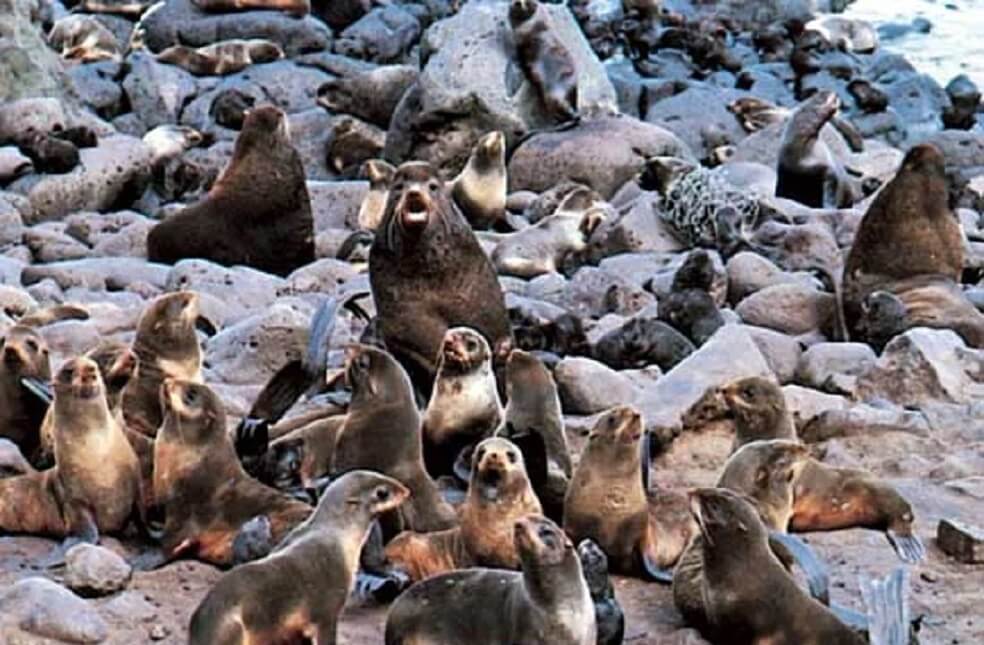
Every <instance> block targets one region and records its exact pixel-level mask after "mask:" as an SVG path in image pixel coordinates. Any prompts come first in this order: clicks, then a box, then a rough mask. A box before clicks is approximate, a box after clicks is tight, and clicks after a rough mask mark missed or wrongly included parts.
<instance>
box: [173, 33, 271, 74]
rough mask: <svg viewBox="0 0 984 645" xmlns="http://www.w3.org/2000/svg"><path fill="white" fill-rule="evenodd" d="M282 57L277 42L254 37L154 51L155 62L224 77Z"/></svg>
mask: <svg viewBox="0 0 984 645" xmlns="http://www.w3.org/2000/svg"><path fill="white" fill-rule="evenodd" d="M283 57H284V50H283V49H281V47H280V45H278V44H277V43H275V42H272V41H269V40H263V39H260V38H253V39H249V40H242V39H234V40H223V41H221V42H217V43H212V44H211V45H206V46H205V47H198V48H194V47H187V46H185V45H173V46H171V47H168V48H167V49H165V50H163V51H161V52H160V53H159V54H157V62H159V63H167V64H169V65H177V66H178V67H180V68H181V69H183V70H185V71H186V72H190V73H191V74H194V75H195V76H225V75H227V74H235V73H236V72H241V71H242V70H244V69H246V68H247V67H249V66H250V65H259V64H261V63H272V62H274V61H278V60H280V59H281V58H283Z"/></svg>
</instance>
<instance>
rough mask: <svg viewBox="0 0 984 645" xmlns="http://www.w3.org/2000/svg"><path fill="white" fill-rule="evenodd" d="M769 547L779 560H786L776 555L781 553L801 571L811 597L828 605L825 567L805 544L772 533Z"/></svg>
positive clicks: (828, 594) (784, 535)
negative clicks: (804, 576)
mask: <svg viewBox="0 0 984 645" xmlns="http://www.w3.org/2000/svg"><path fill="white" fill-rule="evenodd" d="M769 546H770V547H771V548H772V550H773V552H777V555H779V559H780V560H783V561H784V562H785V561H786V558H785V557H782V555H780V554H779V553H778V552H779V551H782V552H784V554H785V555H787V556H789V559H790V560H792V562H794V563H795V564H797V565H798V566H799V568H800V569H802V570H803V573H804V575H806V583H807V586H808V587H809V589H810V595H811V596H813V597H814V598H816V599H817V600H819V601H820V602H822V603H823V604H825V605H830V578H829V577H828V576H827V567H826V566H825V565H824V563H823V562H822V561H821V560H820V558H818V557H817V554H816V552H814V551H813V549H811V548H810V546H809V545H808V544H807V543H806V542H804V541H803V540H801V539H799V538H798V537H796V536H794V535H789V534H788V533H780V532H778V531H772V532H771V533H769Z"/></svg>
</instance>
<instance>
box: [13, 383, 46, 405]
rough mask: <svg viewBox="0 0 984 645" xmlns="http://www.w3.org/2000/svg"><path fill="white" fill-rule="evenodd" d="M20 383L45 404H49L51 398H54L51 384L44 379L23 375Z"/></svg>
mask: <svg viewBox="0 0 984 645" xmlns="http://www.w3.org/2000/svg"><path fill="white" fill-rule="evenodd" d="M20 383H21V386H23V388H24V389H25V390H27V391H28V392H30V393H31V394H33V395H34V396H36V397H37V398H38V400H39V401H41V402H42V403H44V404H45V405H50V404H51V402H52V400H54V394H52V392H51V385H49V384H48V383H47V382H46V381H43V380H41V379H39V378H34V377H33V376H25V377H22V378H21V380H20Z"/></svg>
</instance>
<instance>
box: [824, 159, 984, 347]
mask: <svg viewBox="0 0 984 645" xmlns="http://www.w3.org/2000/svg"><path fill="white" fill-rule="evenodd" d="M963 268H964V242H963V233H962V231H961V228H960V223H959V221H958V220H957V218H956V216H955V215H954V214H953V211H952V210H951V209H950V206H949V196H948V189H947V179H946V171H945V167H944V159H943V155H942V153H941V152H940V150H939V149H938V148H937V147H935V146H934V145H932V144H920V145H917V146H914V147H913V148H911V149H910V150H909V151H908V152H907V153H906V156H905V158H904V159H903V160H902V165H901V167H900V168H899V171H898V172H897V173H896V175H895V177H893V178H892V180H891V181H890V182H888V184H886V185H885V187H884V188H882V190H881V192H879V193H878V195H877V196H876V197H875V199H874V201H872V203H871V206H869V207H868V211H867V212H866V213H865V215H864V217H863V218H862V220H861V224H860V226H859V227H858V231H857V234H856V235H855V237H854V243H853V245H852V246H851V251H850V253H849V254H848V256H847V263H846V265H845V268H844V279H843V288H842V292H843V307H844V321H845V323H846V325H847V328H848V331H849V332H850V333H851V334H852V335H863V334H864V331H865V330H864V326H865V324H864V322H863V303H864V301H865V299H866V298H867V297H868V296H869V295H871V294H872V293H874V292H876V291H883V292H886V293H889V294H893V295H895V296H897V297H898V298H899V299H900V300H901V301H902V303H903V304H904V305H905V309H906V318H908V323H909V324H911V325H913V326H917V325H924V326H929V327H944V328H945V327H951V326H953V325H954V323H960V324H959V325H957V326H956V330H957V333H959V334H960V335H961V336H963V337H964V339H965V340H966V341H967V342H968V344H970V345H973V346H975V347H984V315H982V314H980V313H979V312H977V311H975V310H974V308H973V306H968V305H969V303H967V301H966V299H965V298H964V297H963V296H962V294H960V293H959V291H960V290H959V288H958V287H957V285H959V284H960V277H961V274H962V272H963Z"/></svg>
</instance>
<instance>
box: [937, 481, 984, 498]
mask: <svg viewBox="0 0 984 645" xmlns="http://www.w3.org/2000/svg"><path fill="white" fill-rule="evenodd" d="M943 485H944V486H946V487H947V488H949V489H950V490H953V491H956V492H958V493H960V494H961V495H967V496H968V497H973V498H974V499H979V500H981V501H984V476H981V475H977V476H970V477H961V478H960V479H951V480H950V481H947V482H945V483H944V484H943Z"/></svg>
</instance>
